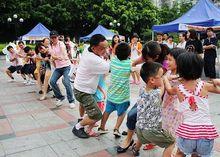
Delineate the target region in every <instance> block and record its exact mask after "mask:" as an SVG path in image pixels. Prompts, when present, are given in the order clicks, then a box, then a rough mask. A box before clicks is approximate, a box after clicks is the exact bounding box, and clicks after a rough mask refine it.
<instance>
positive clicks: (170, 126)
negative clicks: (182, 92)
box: [162, 48, 186, 137]
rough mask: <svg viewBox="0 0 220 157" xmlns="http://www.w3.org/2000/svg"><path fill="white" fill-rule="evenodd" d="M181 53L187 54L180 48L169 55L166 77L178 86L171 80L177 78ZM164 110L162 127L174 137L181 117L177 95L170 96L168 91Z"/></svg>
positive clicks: (175, 81)
mask: <svg viewBox="0 0 220 157" xmlns="http://www.w3.org/2000/svg"><path fill="white" fill-rule="evenodd" d="M181 53H186V50H184V49H180V48H174V49H172V50H171V51H170V52H169V54H168V55H167V65H168V67H167V68H168V71H167V73H166V76H167V77H169V78H170V79H169V80H170V84H171V85H172V86H176V85H178V84H179V81H178V80H177V79H176V80H171V78H172V77H176V74H177V65H176V62H177V57H178V56H179V55H180V54H181ZM162 104H163V105H162V106H163V109H162V127H163V129H164V130H167V131H169V132H170V133H171V134H172V136H173V137H175V135H176V129H177V127H178V125H179V123H180V116H179V115H178V112H177V108H176V106H177V105H178V98H177V96H175V95H169V94H168V93H167V92H166V91H165V94H164V97H163V103H162Z"/></svg>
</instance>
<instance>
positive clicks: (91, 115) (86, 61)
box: [72, 34, 110, 138]
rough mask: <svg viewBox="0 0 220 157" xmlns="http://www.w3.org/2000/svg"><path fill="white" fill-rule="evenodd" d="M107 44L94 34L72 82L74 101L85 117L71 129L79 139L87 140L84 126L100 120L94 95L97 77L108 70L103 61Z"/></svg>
mask: <svg viewBox="0 0 220 157" xmlns="http://www.w3.org/2000/svg"><path fill="white" fill-rule="evenodd" d="M107 48H108V42H107V40H106V39H105V37H104V36H103V35H101V34H95V35H93V36H92V37H91V39H90V47H89V48H88V49H87V50H84V52H83V54H82V57H81V59H80V62H79V66H78V69H77V72H76V78H75V81H74V93H75V97H76V100H78V101H79V102H80V103H81V104H80V105H81V107H83V108H84V110H85V111H86V113H87V115H86V116H85V117H84V118H83V119H82V120H81V121H80V122H78V123H77V124H76V125H75V126H74V127H73V130H72V132H73V134H74V135H76V136H77V137H79V138H89V136H88V135H87V133H86V132H85V130H84V126H86V125H94V124H95V123H96V122H97V121H99V120H100V119H101V118H102V112H101V110H100V109H99V107H98V105H97V101H96V99H95V97H94V96H95V95H94V94H95V93H96V91H97V87H98V82H99V77H100V75H102V74H107V73H108V72H109V69H110V64H109V62H108V61H106V60H105V59H103V56H105V55H106V53H107Z"/></svg>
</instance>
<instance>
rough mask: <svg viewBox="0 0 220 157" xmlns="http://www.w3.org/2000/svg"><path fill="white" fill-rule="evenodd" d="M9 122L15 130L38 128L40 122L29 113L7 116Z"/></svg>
mask: <svg viewBox="0 0 220 157" xmlns="http://www.w3.org/2000/svg"><path fill="white" fill-rule="evenodd" d="M9 122H10V124H11V126H12V128H13V130H14V131H15V132H19V131H25V130H30V129H37V128H40V124H38V123H37V122H36V121H35V120H34V118H33V117H32V116H30V115H24V116H21V117H20V116H19V117H13V118H9Z"/></svg>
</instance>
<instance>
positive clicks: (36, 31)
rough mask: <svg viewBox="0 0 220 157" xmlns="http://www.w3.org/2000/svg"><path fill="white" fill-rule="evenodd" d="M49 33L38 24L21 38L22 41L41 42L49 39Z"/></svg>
mask: <svg viewBox="0 0 220 157" xmlns="http://www.w3.org/2000/svg"><path fill="white" fill-rule="evenodd" d="M49 35H50V31H49V30H48V29H47V28H46V27H45V26H44V25H43V24H42V23H38V24H37V25H36V26H35V27H34V28H33V29H32V30H30V31H29V32H28V33H27V34H25V35H23V36H22V40H42V39H43V38H46V37H49Z"/></svg>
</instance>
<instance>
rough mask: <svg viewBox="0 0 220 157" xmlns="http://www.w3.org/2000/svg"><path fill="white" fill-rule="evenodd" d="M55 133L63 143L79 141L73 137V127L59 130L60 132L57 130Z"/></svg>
mask: <svg viewBox="0 0 220 157" xmlns="http://www.w3.org/2000/svg"><path fill="white" fill-rule="evenodd" d="M55 132H56V134H57V135H58V136H59V137H60V138H61V139H62V140H63V141H69V140H73V139H78V137H76V136H74V135H73V133H72V127H68V128H65V129H59V130H56V131H55Z"/></svg>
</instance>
